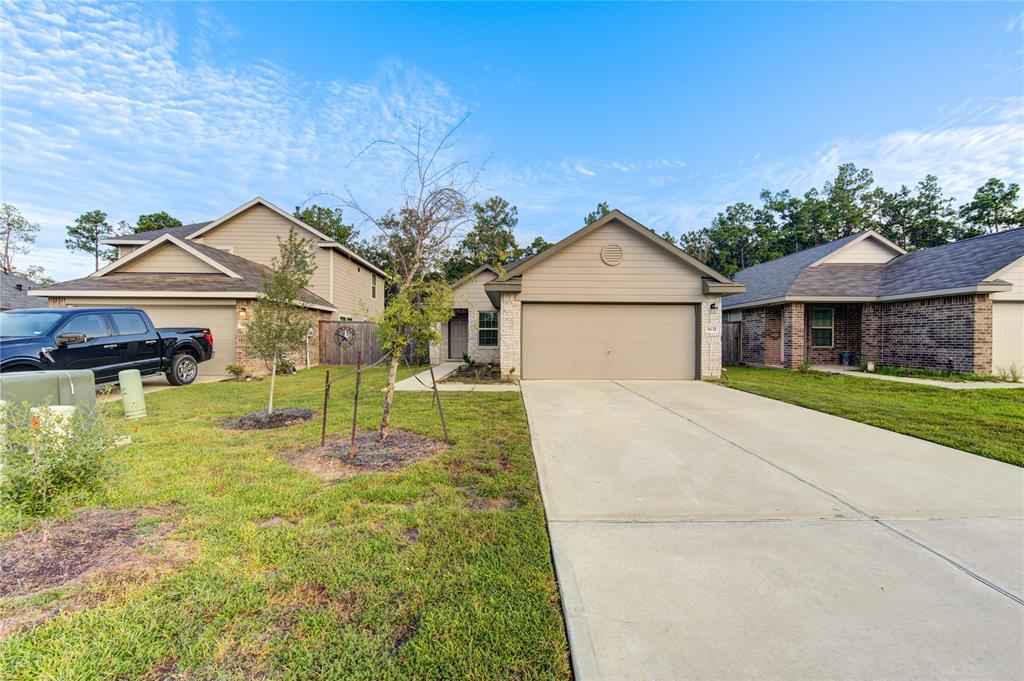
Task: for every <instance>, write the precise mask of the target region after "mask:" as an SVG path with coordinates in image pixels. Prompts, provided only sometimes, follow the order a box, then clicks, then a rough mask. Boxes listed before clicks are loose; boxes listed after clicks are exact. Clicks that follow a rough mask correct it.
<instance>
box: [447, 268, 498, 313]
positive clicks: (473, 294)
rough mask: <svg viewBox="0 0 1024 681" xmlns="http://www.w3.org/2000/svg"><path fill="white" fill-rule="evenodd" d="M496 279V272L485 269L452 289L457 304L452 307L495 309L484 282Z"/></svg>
mask: <svg viewBox="0 0 1024 681" xmlns="http://www.w3.org/2000/svg"><path fill="white" fill-rule="evenodd" d="M491 279H494V272H491V271H489V270H484V271H483V272H481V273H480V274H478V275H476V276H475V277H473V278H472V279H470V280H469V281H464V282H462V284H460V285H459V286H457V287H456V288H454V289H452V294H453V295H454V297H455V304H454V305H452V307H455V308H466V309H467V310H493V309H494V305H491V299H490V298H488V297H487V292H486V291H485V290H484V284H486V283H487V282H489V281H490V280H491Z"/></svg>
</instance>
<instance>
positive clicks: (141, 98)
mask: <svg viewBox="0 0 1024 681" xmlns="http://www.w3.org/2000/svg"><path fill="white" fill-rule="evenodd" d="M196 17H197V18H196V22H197V36H198V37H197V38H196V41H195V44H193V45H191V46H190V49H191V50H192V54H193V55H194V56H195V60H194V61H195V63H194V65H192V66H188V65H186V59H185V58H184V57H183V56H182V55H181V54H180V48H179V37H178V34H177V31H176V30H175V20H176V19H175V17H174V16H173V15H172V14H171V13H170V12H169V11H168V10H167V8H166V7H165V6H159V5H145V6H142V7H140V6H134V5H128V4H97V5H78V4H59V5H49V4H46V5H44V4H42V3H20V2H19V3H8V4H5V6H4V11H3V12H2V13H0V33H2V37H3V42H4V59H3V62H2V65H0V87H2V88H3V93H4V96H3V100H2V102H0V135H2V137H3V154H2V159H0V180H2V183H0V184H2V192H3V200H4V201H8V202H11V203H14V204H15V205H18V206H19V207H21V208H22V211H23V212H24V213H25V214H26V215H28V216H29V217H31V218H32V219H34V220H37V221H39V222H40V223H41V224H42V225H43V227H44V233H43V235H42V237H41V238H40V250H39V255H35V256H34V257H29V258H27V260H28V261H30V262H31V264H40V265H43V266H51V267H52V266H53V264H52V263H48V262H43V260H44V259H46V260H52V258H51V256H52V255H53V252H51V251H46V252H44V251H43V250H41V249H43V248H56V249H58V250H59V248H60V247H61V244H62V243H63V237H64V229H63V228H64V225H65V224H66V219H67V218H66V217H63V218H61V220H53V219H51V218H50V217H49V216H50V215H53V214H60V215H62V216H74V215H78V214H80V213H82V212H84V211H86V210H92V209H95V208H100V209H103V210H106V211H108V212H109V213H111V215H110V218H111V220H113V221H117V220H121V219H128V220H131V221H133V220H134V218H135V217H136V216H138V215H139V214H141V213H146V212H152V211H158V210H168V211H169V212H171V213H172V214H174V215H175V216H176V217H179V218H180V219H182V220H185V221H194V220H203V219H210V218H212V217H215V216H218V215H220V214H223V213H224V212H226V211H227V210H229V209H230V208H231V207H233V206H235V205H238V204H240V203H242V202H244V201H246V200H248V199H249V198H251V197H252V196H254V195H256V194H261V195H264V196H267V197H268V198H271V199H272V200H276V201H278V202H280V203H281V205H285V206H290V205H294V204H295V203H299V202H300V201H302V200H303V199H305V198H306V197H307V196H309V194H310V193H311V192H313V191H316V190H331V191H338V192H341V191H343V190H345V189H346V188H348V189H351V190H352V191H353V193H354V194H356V195H357V196H360V197H361V198H362V199H363V200H364V202H366V203H367V204H369V206H370V207H371V209H373V210H378V209H380V210H383V207H384V206H385V205H387V203H388V202H389V201H391V200H393V199H394V198H395V195H396V191H395V190H396V189H397V188H396V187H395V180H396V172H395V171H396V168H397V163H398V160H397V159H396V158H395V157H394V156H393V155H392V156H391V157H388V155H387V153H373V154H369V155H368V156H367V157H365V158H363V159H361V160H360V161H357V162H355V163H353V162H352V160H353V159H354V158H355V157H356V155H357V154H358V152H359V150H360V149H361V148H362V147H363V146H365V145H366V144H367V143H369V142H371V141H373V140H375V139H384V138H387V139H395V138H399V137H402V136H403V135H404V136H406V137H407V136H408V133H409V131H410V129H411V124H413V123H416V122H418V121H425V122H426V123H427V124H426V128H425V132H426V133H427V135H428V136H429V135H434V134H436V133H437V131H438V130H439V129H442V128H444V126H449V125H451V124H453V123H454V122H455V121H457V120H458V118H459V117H460V116H461V115H462V113H463V112H464V111H465V109H466V106H465V104H464V103H463V102H461V101H460V100H459V99H458V98H457V97H455V96H454V95H453V94H452V93H451V92H450V90H449V89H448V88H447V86H445V84H444V83H442V82H441V81H439V80H438V79H436V78H434V77H432V76H430V75H429V74H425V73H423V72H421V71H419V70H417V69H415V68H413V67H409V66H407V65H404V64H402V63H401V62H397V61H385V62H383V63H382V64H381V65H380V68H379V69H378V71H377V72H376V73H375V74H373V75H372V76H371V77H370V78H369V79H367V80H365V81H360V82H355V81H341V80H338V81H333V82H329V83H311V82H307V81H305V80H304V79H303V78H302V77H301V76H300V75H298V74H295V73H292V72H289V71H287V70H285V69H283V68H281V67H280V66H278V65H277V64H274V63H272V62H269V61H266V60H259V61H256V62H253V63H249V64H241V65H234V66H224V67H221V66H217V65H216V64H215V61H214V60H213V59H212V58H211V55H212V53H213V50H214V46H213V41H214V39H215V38H214V33H215V32H218V34H217V37H216V40H221V41H222V40H223V39H224V36H225V35H226V36H228V37H229V38H230V37H231V36H232V35H233V29H231V27H230V26H227V25H226V24H225V22H224V21H223V19H222V18H220V17H218V16H216V15H215V14H214V13H213V12H212V11H211V10H210V9H209V8H207V7H205V6H204V7H199V8H198V9H197V10H196ZM214 29H216V31H215V30H214ZM469 143H470V144H472V143H473V140H472V139H470V140H469ZM375 152H381V150H375ZM54 271H56V270H54ZM61 271H62V276H70V275H72V274H77V275H79V276H80V275H82V274H85V273H87V272H88V271H91V268H88V269H84V270H80V271H76V272H71V271H69V270H67V268H62V270H61Z"/></svg>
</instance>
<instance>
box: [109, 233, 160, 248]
mask: <svg viewBox="0 0 1024 681" xmlns="http://www.w3.org/2000/svg"><path fill="white" fill-rule="evenodd" d="M164 236H166V235H164ZM150 241H152V239H148V240H141V239H140V240H137V241H136V240H133V239H116V238H115V239H103V240H102V241H100V243H101V244H103V245H104V246H144V245H146V244H148V243H149V242H150Z"/></svg>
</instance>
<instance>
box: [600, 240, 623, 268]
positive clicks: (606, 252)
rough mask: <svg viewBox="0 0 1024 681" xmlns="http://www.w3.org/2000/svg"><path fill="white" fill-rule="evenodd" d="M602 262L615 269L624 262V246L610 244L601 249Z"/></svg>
mask: <svg viewBox="0 0 1024 681" xmlns="http://www.w3.org/2000/svg"><path fill="white" fill-rule="evenodd" d="M601 260H603V261H604V264H605V265H611V266H612V267H614V266H615V265H618V264H619V263H620V262H622V246H620V245H618V244H608V245H606V246H605V247H604V248H602V249H601Z"/></svg>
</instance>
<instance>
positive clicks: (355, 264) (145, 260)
mask: <svg viewBox="0 0 1024 681" xmlns="http://www.w3.org/2000/svg"><path fill="white" fill-rule="evenodd" d="M289 229H295V230H296V233H297V234H298V235H299V236H300V237H302V238H305V239H307V240H308V241H309V242H310V244H311V245H312V246H313V247H314V259H315V263H316V271H315V272H314V274H313V277H312V278H311V280H310V283H309V285H308V286H307V287H306V289H305V290H304V291H303V292H302V294H301V295H300V296H299V298H298V300H296V303H297V304H298V305H300V306H302V307H304V308H306V309H307V310H308V314H309V317H310V321H311V323H312V324H311V325H312V327H313V328H314V333H313V335H312V336H311V338H310V340H309V357H310V363H311V364H318V363H319V361H320V336H319V334H318V333H316V332H315V329H316V320H321V319H323V320H329V319H333V320H338V319H346V320H351V319H365V318H366V317H368V316H370V315H374V314H378V313H379V312H381V311H382V310H383V309H384V278H385V276H386V275H385V273H384V271H383V270H381V269H380V268H379V267H377V266H376V265H374V264H373V263H371V262H368V261H367V260H365V259H364V258H362V257H360V256H359V255H358V254H356V253H353V252H352V251H350V250H349V249H347V248H346V247H344V246H342V245H341V244H339V243H337V242H335V241H334V240H333V239H331V238H330V237H328V236H327V235H326V234H323V233H321V232H319V231H317V230H316V229H314V228H313V227H311V226H309V225H307V224H306V223H304V222H302V221H301V220H299V219H298V218H296V217H295V216H293V215H292V214H290V213H288V212H286V211H284V210H282V209H280V208H278V207H277V206H275V205H274V204H272V203H270V202H269V201H266V200H265V199H262V198H260V197H256V198H254V199H252V200H251V201H248V202H247V203H245V204H242V205H241V206H239V207H238V208H235V209H234V210H232V211H231V212H229V213H227V214H225V215H223V216H221V217H219V218H217V219H216V220H213V221H210V222H200V223H196V224H191V225H182V226H181V227H172V228H169V229H160V230H153V231H149V232H139V233H136V234H126V235H123V236H119V237H115V238H112V239H107V240H106V241H104V242H103V243H104V244H106V245H109V246H116V247H117V251H118V253H117V255H118V259H117V260H116V261H114V262H113V263H111V264H109V265H108V266H106V267H104V268H103V269H101V270H99V271H97V272H94V273H93V274H91V275H89V276H88V277H82V278H81V279H73V280H71V281H64V282H60V283H58V284H54V285H53V286H48V287H43V288H36V289H33V290H32V291H31V295H32V296H39V297H42V298H44V299H46V301H47V303H48V304H49V305H50V306H51V307H55V306H60V307H63V306H70V307H81V306H90V305H101V306H121V305H123V306H130V307H138V308H141V309H143V310H145V311H146V312H147V313H149V316H150V317H151V318H152V319H153V323H154V324H156V325H157V326H158V327H160V326H165V327H173V326H205V327H209V328H210V329H211V331H212V332H213V338H214V350H215V353H216V356H215V357H214V359H212V360H210V361H209V362H204V363H203V364H201V365H200V373H201V374H204V375H212V376H224V377H227V373H226V371H225V367H226V366H228V365H229V364H239V365H242V366H243V367H245V368H246V370H247V371H249V372H251V373H256V374H260V373H266V371H267V368H266V366H265V365H264V363H263V361H262V360H260V359H258V358H256V357H253V356H252V355H251V354H250V353H249V352H248V350H247V347H246V342H245V329H246V325H247V324H248V321H249V319H250V318H251V315H252V302H253V300H255V299H256V298H258V297H259V296H260V291H261V289H262V283H263V278H264V276H265V275H267V274H268V273H269V271H270V270H269V266H270V265H271V262H272V261H273V260H274V258H276V257H277V256H278V254H279V253H280V249H279V246H278V239H283V238H285V237H287V235H288V232H289ZM37 300H39V298H37ZM40 303H42V301H41V300H40ZM293 359H294V360H295V361H296V362H297V363H299V364H303V363H304V362H305V352H304V351H303V352H301V353H299V356H296V357H294V358H293Z"/></svg>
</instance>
